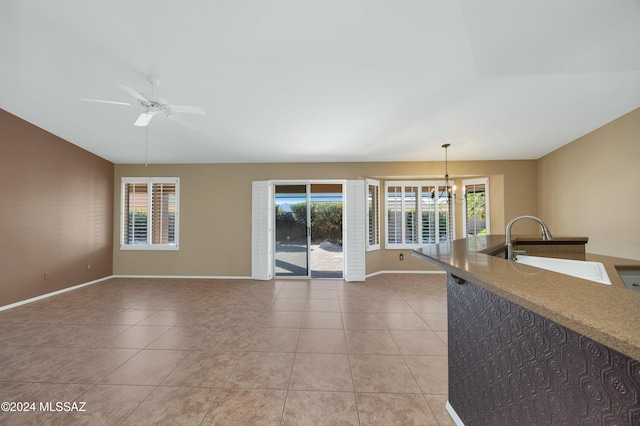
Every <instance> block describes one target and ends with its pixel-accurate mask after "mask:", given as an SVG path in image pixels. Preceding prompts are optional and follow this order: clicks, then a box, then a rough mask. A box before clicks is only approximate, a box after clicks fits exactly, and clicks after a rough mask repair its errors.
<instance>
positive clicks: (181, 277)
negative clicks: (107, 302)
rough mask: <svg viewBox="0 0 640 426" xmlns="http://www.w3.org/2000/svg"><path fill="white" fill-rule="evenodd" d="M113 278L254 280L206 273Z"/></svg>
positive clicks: (118, 276) (120, 276) (119, 276)
mask: <svg viewBox="0 0 640 426" xmlns="http://www.w3.org/2000/svg"><path fill="white" fill-rule="evenodd" d="M111 278H157V279H164V278H176V279H194V280H252V279H253V278H251V277H241V276H217V275H216V276H214V275H211V276H205V275H112V276H111Z"/></svg>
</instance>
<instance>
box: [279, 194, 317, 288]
mask: <svg viewBox="0 0 640 426" xmlns="http://www.w3.org/2000/svg"><path fill="white" fill-rule="evenodd" d="M307 186H308V185H276V186H275V209H276V212H275V220H276V226H275V233H276V235H275V244H276V247H275V262H276V264H275V275H276V277H278V276H280V277H282V276H294V277H307V276H309V241H308V236H309V229H308V223H309V211H308V208H307V206H308V205H309V193H308V191H307Z"/></svg>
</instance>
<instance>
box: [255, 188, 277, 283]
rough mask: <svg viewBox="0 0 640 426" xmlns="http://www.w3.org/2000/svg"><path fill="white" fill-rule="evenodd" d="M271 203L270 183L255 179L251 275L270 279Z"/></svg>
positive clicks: (259, 278)
mask: <svg viewBox="0 0 640 426" xmlns="http://www.w3.org/2000/svg"><path fill="white" fill-rule="evenodd" d="M272 210H273V203H272V194H271V183H270V182H268V181H256V182H253V183H252V192H251V277H252V278H253V279H255V280H270V279H271V278H272V277H273V242H272V241H273V236H272V223H273V219H272V218H273V216H272Z"/></svg>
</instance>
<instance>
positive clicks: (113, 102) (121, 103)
mask: <svg viewBox="0 0 640 426" xmlns="http://www.w3.org/2000/svg"><path fill="white" fill-rule="evenodd" d="M80 100H81V101H85V102H97V103H100V104H114V105H127V106H131V104H130V103H128V102H118V101H105V100H102V99H88V98H80Z"/></svg>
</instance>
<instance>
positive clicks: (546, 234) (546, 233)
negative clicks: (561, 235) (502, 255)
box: [506, 216, 553, 260]
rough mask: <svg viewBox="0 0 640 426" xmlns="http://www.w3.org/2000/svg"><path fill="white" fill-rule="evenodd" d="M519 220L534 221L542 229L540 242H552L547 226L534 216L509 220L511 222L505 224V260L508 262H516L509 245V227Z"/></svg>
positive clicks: (511, 246) (511, 247)
mask: <svg viewBox="0 0 640 426" xmlns="http://www.w3.org/2000/svg"><path fill="white" fill-rule="evenodd" d="M520 219H531V220H533V221H536V222H538V223H539V224H540V228H541V229H542V240H543V241H548V240H552V239H553V236H552V235H551V232H549V228H547V225H545V224H544V222H543V221H542V220H541V219H539V218H537V217H535V216H518V217H516V218H515V219H511V222H509V223H508V224H507V231H506V234H507V241H506V243H507V259H508V260H516V256H515V254H514V253H513V244H511V227H512V226H513V224H514V223H516V222H517V221H519V220H520Z"/></svg>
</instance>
